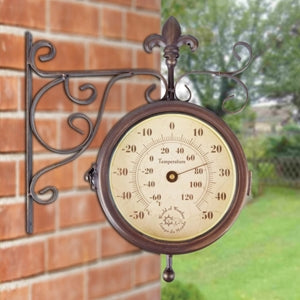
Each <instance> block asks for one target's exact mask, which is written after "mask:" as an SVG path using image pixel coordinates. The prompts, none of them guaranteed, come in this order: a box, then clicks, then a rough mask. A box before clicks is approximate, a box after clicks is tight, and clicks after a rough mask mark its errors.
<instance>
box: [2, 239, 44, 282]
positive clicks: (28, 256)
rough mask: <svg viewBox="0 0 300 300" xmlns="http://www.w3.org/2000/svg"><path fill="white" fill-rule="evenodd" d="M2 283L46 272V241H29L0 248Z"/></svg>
mask: <svg viewBox="0 0 300 300" xmlns="http://www.w3.org/2000/svg"><path fill="white" fill-rule="evenodd" d="M0 257H1V260H0V283H1V282H5V281H9V280H14V279H21V278H24V277H28V276H31V275H37V274H40V273H42V272H44V265H45V254H44V243H43V242H36V243H27V244H25V245H18V246H13V247H10V248H3V249H0Z"/></svg>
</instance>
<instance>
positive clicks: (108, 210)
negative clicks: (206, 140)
mask: <svg viewBox="0 0 300 300" xmlns="http://www.w3.org/2000/svg"><path fill="white" fill-rule="evenodd" d="M165 113H182V114H187V115H190V116H194V117H196V118H198V119H200V120H202V121H204V122H206V123H207V124H208V125H209V126H211V127H213V128H214V129H215V130H216V131H217V132H218V133H219V134H220V135H221V136H223V138H224V139H225V141H226V142H227V144H228V146H229V148H230V150H231V152H232V154H233V157H234V160H235V166H236V170H237V182H236V191H235V195H234V199H233V201H232V203H231V205H230V207H229V209H228V211H227V213H226V214H225V216H224V217H223V218H222V219H221V220H220V221H219V223H217V224H216V225H215V226H214V227H213V228H212V229H211V230H210V231H208V232H206V233H204V234H202V235H199V236H197V237H196V238H193V239H190V240H185V241H180V242H170V241H163V240H156V239H153V238H152V237H149V236H147V235H144V234H142V233H141V232H139V231H137V230H136V229H134V228H133V227H132V226H131V225H130V224H129V223H128V222H127V221H126V220H125V219H124V218H123V217H122V215H121V214H120V212H119V211H118V209H117V207H116V205H115V202H114V199H113V197H112V195H111V192H110V184H109V167H110V161H111V157H112V154H113V152H114V149H115V147H116V145H117V144H118V143H119V141H120V139H121V138H122V137H123V136H124V134H125V133H126V132H127V131H128V130H129V129H130V128H131V127H132V126H134V125H135V124H136V123H138V122H140V121H142V120H144V119H146V118H148V117H151V116H155V115H159V114H165ZM249 180H250V178H249V172H248V168H247V162H246V159H245V155H244V152H243V150H242V147H241V145H240V143H239V141H238V139H237V138H236V136H235V135H234V133H233V132H232V131H231V129H230V128H229V127H228V126H227V125H226V123H225V122H224V121H223V120H222V119H220V118H219V117H217V116H216V115H215V114H214V113H212V112H211V111H209V110H207V109H204V108H201V107H199V106H197V105H194V104H191V103H186V102H181V101H157V102H155V103H151V104H146V105H144V106H141V107H139V108H137V109H135V110H133V111H132V112H130V113H128V114H127V115H126V116H125V117H123V118H122V119H121V120H120V121H119V122H118V123H117V124H116V125H115V126H114V127H113V128H112V129H111V131H110V132H109V134H108V135H107V137H106V138H105V140H104V142H103V144H102V146H101V148H100V150H99V153H98V158H97V163H96V178H95V188H96V191H97V195H98V199H99V202H100V205H101V207H102V209H103V212H104V214H105V215H106V217H107V219H108V220H109V222H110V223H111V225H112V226H113V227H114V228H115V230H116V231H117V232H118V233H119V234H120V235H121V236H123V237H124V238H125V239H126V240H128V241H129V242H130V243H132V244H134V245H136V246H137V247H139V248H142V249H144V250H146V251H150V252H155V253H160V254H182V253H188V252H192V251H195V250H198V249H201V248H204V247H206V246H208V245H210V244H211V243H213V242H214V241H216V240H217V239H218V238H220V237H221V236H222V235H223V234H224V233H225V232H226V231H227V230H228V229H229V228H230V226H231V225H232V224H233V222H234V221H235V219H236V218H237V216H238V214H239V212H240V210H241V208H242V206H243V202H244V199H245V196H246V194H247V191H248V185H249Z"/></svg>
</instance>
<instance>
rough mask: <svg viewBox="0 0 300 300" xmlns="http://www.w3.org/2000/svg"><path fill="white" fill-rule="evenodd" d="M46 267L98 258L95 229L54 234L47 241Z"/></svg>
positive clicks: (67, 265)
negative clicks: (59, 234)
mask: <svg viewBox="0 0 300 300" xmlns="http://www.w3.org/2000/svg"><path fill="white" fill-rule="evenodd" d="M48 253H49V255H48V269H49V270H55V269H61V268H66V267H70V266H74V265H79V264H84V263H87V262H89V261H92V260H95V259H97V258H98V254H97V231H96V230H90V231H85V232H81V233H76V234H68V235H64V236H55V237H53V238H50V239H49V241H48Z"/></svg>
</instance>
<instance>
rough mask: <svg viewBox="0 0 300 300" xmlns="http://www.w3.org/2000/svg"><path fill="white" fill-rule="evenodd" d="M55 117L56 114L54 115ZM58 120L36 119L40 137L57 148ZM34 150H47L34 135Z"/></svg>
mask: <svg viewBox="0 0 300 300" xmlns="http://www.w3.org/2000/svg"><path fill="white" fill-rule="evenodd" d="M53 118H54V116H53ZM56 124H57V122H56V120H55V119H52V120H38V119H35V125H36V129H37V131H38V134H39V136H40V138H41V139H42V140H43V141H44V142H46V143H47V144H48V145H50V146H51V147H53V148H56V149H57V125H56ZM33 150H34V151H35V152H45V151H47V150H46V149H45V148H44V146H43V145H42V144H41V143H40V142H39V141H38V140H37V139H36V138H35V137H34V139H33Z"/></svg>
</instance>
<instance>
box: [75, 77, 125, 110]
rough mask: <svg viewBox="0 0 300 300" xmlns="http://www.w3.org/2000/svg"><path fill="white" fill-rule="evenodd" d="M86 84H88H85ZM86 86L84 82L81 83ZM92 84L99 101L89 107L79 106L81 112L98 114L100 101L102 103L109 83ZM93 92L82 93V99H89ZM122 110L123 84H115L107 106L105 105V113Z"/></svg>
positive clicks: (110, 92)
mask: <svg viewBox="0 0 300 300" xmlns="http://www.w3.org/2000/svg"><path fill="white" fill-rule="evenodd" d="M85 83H86V82H85ZM81 84H84V83H83V82H81V83H80V85H81ZM91 84H92V85H93V86H94V87H95V89H96V91H97V99H96V100H95V101H94V102H93V103H91V104H88V105H80V106H78V110H79V111H83V112H90V111H92V112H97V111H99V108H100V103H101V102H100V101H102V96H103V94H104V91H105V88H106V85H107V82H105V83H104V82H91ZM90 94H91V92H90V91H89V90H87V91H83V92H80V97H81V98H80V99H87V98H88V97H89V95H90ZM120 110H122V84H120V83H115V84H114V85H113V86H112V88H111V89H110V91H109V94H108V97H107V100H106V104H105V112H108V111H111V112H118V111H120Z"/></svg>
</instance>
